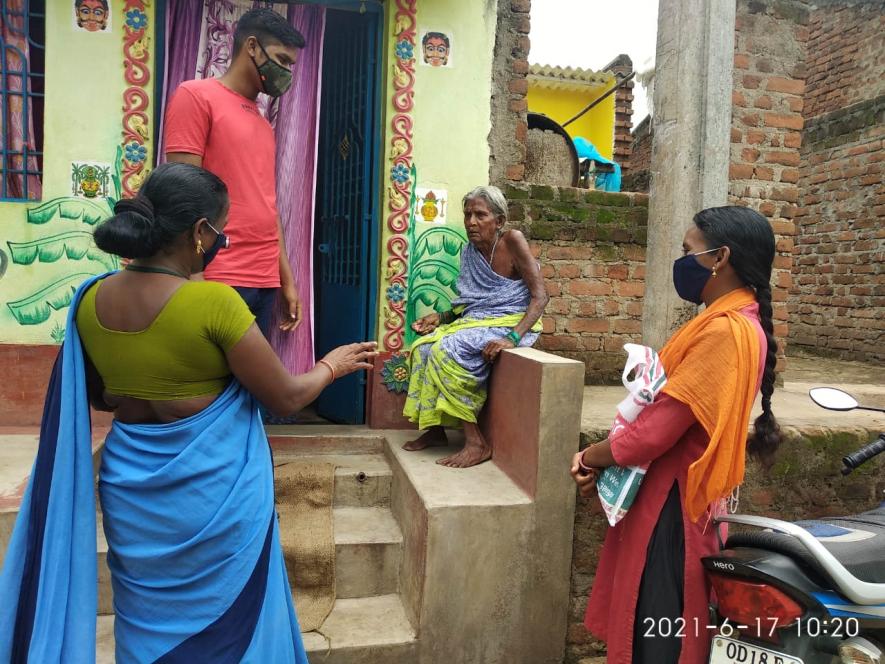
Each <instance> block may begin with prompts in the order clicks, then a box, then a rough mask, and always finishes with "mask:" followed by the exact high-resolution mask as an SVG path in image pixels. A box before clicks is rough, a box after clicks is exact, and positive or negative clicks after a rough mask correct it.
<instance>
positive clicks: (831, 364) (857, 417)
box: [581, 356, 885, 436]
mask: <svg viewBox="0 0 885 664" xmlns="http://www.w3.org/2000/svg"><path fill="white" fill-rule="evenodd" d="M819 386H830V387H838V388H841V389H843V390H846V391H848V392H850V393H851V394H853V395H854V396H855V397H856V398H857V400H858V401H859V402H860V403H861V405H869V406H873V407H878V408H885V368H883V367H875V366H871V365H867V364H863V363H860V362H844V361H840V360H827V359H821V358H816V357H801V356H800V357H790V358H789V360H788V362H787V371H786V372H785V374H784V384H783V387H778V388H776V389H775V392H774V397H773V400H772V406H773V410H774V414H775V416H776V417H777V419H778V421H779V422H780V423H781V426H783V427H789V428H795V429H800V430H802V429H806V428H814V429H868V430H885V414H882V413H875V412H871V411H861V410H855V411H852V412H846V413H836V412H832V411H828V410H824V409H823V408H820V407H818V406H816V405H815V404H814V403H813V402H812V401H811V399H810V398H809V397H808V390H809V389H811V388H812V387H819ZM625 394H626V391H625V390H624V388H623V387H620V386H618V387H598V386H588V387H585V388H584V410H583V414H582V422H581V429H582V430H583V431H584V432H585V433H588V434H590V435H591V436H598V434H599V432H603V431H607V430H608V429H609V428H610V427H611V421H612V419H613V417H614V413H615V408H616V407H617V405H618V403H619V402H620V400H621V399H623V398H624V395H625ZM757 409H758V404H757Z"/></svg>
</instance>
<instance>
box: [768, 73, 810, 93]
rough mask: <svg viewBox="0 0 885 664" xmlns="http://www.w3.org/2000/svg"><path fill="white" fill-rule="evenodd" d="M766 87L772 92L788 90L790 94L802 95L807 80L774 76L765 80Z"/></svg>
mask: <svg viewBox="0 0 885 664" xmlns="http://www.w3.org/2000/svg"><path fill="white" fill-rule="evenodd" d="M765 89H766V90H771V91H772V92H786V93H788V94H793V95H801V94H803V93H804V92H805V81H800V80H796V79H794V78H780V77H777V76H773V77H771V78H769V79H768V80H767V81H766V82H765Z"/></svg>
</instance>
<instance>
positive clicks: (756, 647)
mask: <svg viewBox="0 0 885 664" xmlns="http://www.w3.org/2000/svg"><path fill="white" fill-rule="evenodd" d="M809 395H810V397H811V399H812V400H813V401H814V402H815V403H816V404H817V405H819V406H821V407H823V408H827V409H829V410H835V411H849V410H854V409H863V410H873V411H878V412H885V409H880V408H872V407H869V406H861V405H860V404H858V402H857V400H856V399H855V398H854V397H853V396H851V395H850V394H848V393H847V392H843V391H842V390H837V389H834V388H830V387H819V388H814V389H812V390H811V391H810V393H809ZM883 451H885V433H882V434H880V435H879V437H878V438H876V439H875V440H874V441H872V442H871V443H869V444H868V445H866V446H864V447H862V448H861V449H859V450H857V451H856V452H855V453H853V454H850V455H848V456H846V457H844V458H843V459H842V463H843V468H842V474H843V475H847V474H849V473H850V472H852V471H853V470H854V469H855V468H857V467H858V466H860V465H861V464H863V463H866V462H867V461H869V460H870V459H872V458H873V457H875V456H877V455H878V454H881V453H882V452H883ZM714 522H715V523H729V524H740V525H742V526H750V527H751V528H752V529H750V530H746V531H742V532H736V533H733V534H732V535H731V536H730V537H729V538H728V540H727V541H726V543H725V546H724V548H723V549H722V551H720V553H719V554H717V555H714V556H708V557H706V558H704V559H703V565H704V568H705V572H706V574H707V576H708V578H709V579H710V581H711V583H712V586H713V589H714V591H715V597H716V602H715V604H713V605H711V607H710V616H711V621H712V622H713V626H714V627H715V628H716V631H715V636H714V637H713V641H712V645H711V652H710V659H709V664H838V663H840V662H843V663H845V664H882V663H883V662H885V657H883V652H885V502H883V503H882V504H880V505H879V507H877V508H876V509H873V510H870V511H868V512H864V513H862V514H857V515H853V516H843V517H828V518H823V519H815V520H812V521H798V522H795V523H791V522H787V521H780V520H778V519H771V518H767V517H761V516H752V515H744V514H727V515H722V516H720V517H718V518H717V519H715V520H714Z"/></svg>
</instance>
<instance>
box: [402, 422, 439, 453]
mask: <svg viewBox="0 0 885 664" xmlns="http://www.w3.org/2000/svg"><path fill="white" fill-rule="evenodd" d="M448 444H449V439H448V438H446V430H445V429H443V428H442V427H430V428H429V429H428V430H427V431H425V432H424V433H422V434H421V435H420V436H419V437H418V438H416V439H415V440H410V441H409V442H408V443H406V444H405V445H403V449H404V450H406V452H417V451H418V450H423V449H425V448H427V447H445V446H446V445H448Z"/></svg>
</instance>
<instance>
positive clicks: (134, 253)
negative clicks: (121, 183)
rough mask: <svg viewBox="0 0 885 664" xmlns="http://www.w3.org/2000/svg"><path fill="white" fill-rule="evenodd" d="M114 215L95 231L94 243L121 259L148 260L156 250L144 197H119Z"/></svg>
mask: <svg viewBox="0 0 885 664" xmlns="http://www.w3.org/2000/svg"><path fill="white" fill-rule="evenodd" d="M114 213H115V214H114V216H113V217H111V218H110V219H108V220H107V221H105V222H104V223H102V224H101V225H100V226H99V227H98V228H96V229H95V235H94V237H95V244H96V246H97V247H98V248H99V249H101V250H102V251H106V252H107V253H109V254H116V255H117V256H122V257H123V258H148V257H149V256H153V255H154V254H155V253H157V251H159V250H160V248H161V245H162V244H163V243H162V242H161V239H160V238H159V237H158V233H157V228H156V223H155V219H154V206H153V204H152V203H151V201H150V199H148V198H147V196H136V197H135V198H122V199H120V200H119V201H117V202H116V204H115V205H114Z"/></svg>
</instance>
